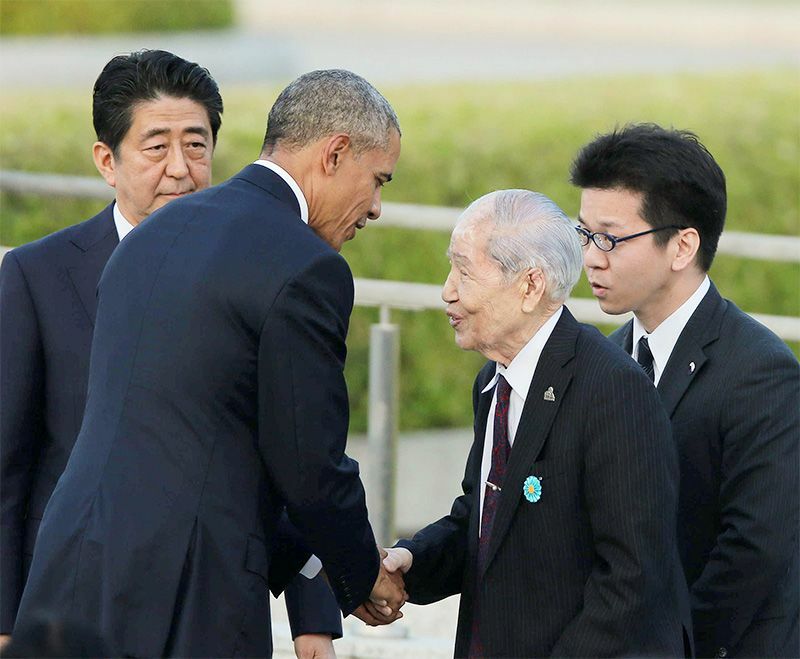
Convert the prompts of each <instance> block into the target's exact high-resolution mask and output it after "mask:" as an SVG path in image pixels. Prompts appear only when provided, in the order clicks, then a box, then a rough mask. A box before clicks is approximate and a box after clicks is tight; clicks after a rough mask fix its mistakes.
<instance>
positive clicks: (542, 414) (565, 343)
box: [481, 307, 580, 576]
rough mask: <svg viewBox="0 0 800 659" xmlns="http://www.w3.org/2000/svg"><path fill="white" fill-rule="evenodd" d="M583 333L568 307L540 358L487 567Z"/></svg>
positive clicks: (547, 429)
mask: <svg viewBox="0 0 800 659" xmlns="http://www.w3.org/2000/svg"><path fill="white" fill-rule="evenodd" d="M579 330H580V325H579V324H578V322H577V321H576V320H575V318H573V316H572V314H571V313H570V312H569V310H568V309H567V308H566V307H564V310H563V312H562V314H561V318H559V320H558V323H557V324H556V326H555V328H554V329H553V333H552V334H551V335H550V338H549V339H548V340H547V343H546V344H545V347H544V350H543V351H542V355H541V357H539V363H538V364H537V365H536V372H535V373H534V375H533V379H532V380H531V386H530V388H529V389H528V396H527V398H526V399H525V407H524V408H523V409H522V417H521V418H520V422H519V427H518V428H517V434H516V435H515V438H514V446H513V447H512V449H511V456H510V457H509V460H508V469H507V471H506V475H505V480H504V482H503V491H502V493H501V495H500V502H499V503H498V508H497V513H496V514H495V519H494V525H493V527H492V537H491V539H490V541H489V550H488V553H487V557H486V567H488V566H489V564H490V563H491V562H492V559H493V558H494V555H495V554H496V553H497V549H498V547H499V546H500V543H501V542H502V540H503V538H504V537H505V535H506V533H507V531H508V528H509V525H510V524H511V520H512V519H513V517H514V512H515V511H516V509H517V506H518V505H519V500H520V496H522V484H523V482H524V481H525V479H526V478H527V477H528V476H529V475H530V474H529V473H527V472H528V470H529V469H530V466H531V464H532V463H534V462H535V461H536V458H537V457H538V455H539V453H541V450H542V447H543V446H544V443H545V440H546V439H547V435H548V433H549V432H550V427H551V426H552V425H553V421H554V420H555V418H556V414H557V413H558V409H559V407H560V405H561V401H562V400H563V399H564V394H565V393H566V391H567V388H568V387H569V384H570V382H571V381H572V376H573V372H574V370H575V368H574V365H575V363H574V360H573V359H572V358H573V357H574V355H575V341H576V340H577V337H578V332H579ZM550 387H552V393H553V395H554V397H555V400H554V401H553V400H547V399H546V398H545V396H544V394H545V392H546V391H548V390H549V389H550ZM481 576H483V575H481Z"/></svg>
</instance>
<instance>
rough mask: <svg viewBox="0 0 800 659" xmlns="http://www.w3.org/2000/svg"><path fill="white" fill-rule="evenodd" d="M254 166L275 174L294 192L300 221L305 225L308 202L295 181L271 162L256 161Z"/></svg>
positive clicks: (281, 168)
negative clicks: (298, 207) (259, 166)
mask: <svg viewBox="0 0 800 659" xmlns="http://www.w3.org/2000/svg"><path fill="white" fill-rule="evenodd" d="M253 164H255V165H261V166H262V167H266V168H267V169H269V170H271V171H273V172H275V173H276V174H277V175H278V176H280V177H281V178H282V179H283V180H284V181H286V185H288V186H289V187H290V188H291V189H292V192H294V196H295V197H297V203H298V205H299V206H300V219H301V220H303V222H305V223H306V224H308V202H307V201H306V198H305V195H304V194H303V191H302V190H301V189H300V186H299V185H297V181H295V180H294V179H293V178H292V176H291V174H289V172H287V171H286V170H285V169H284V168H283V167H281V166H280V165H276V164H275V163H274V162H272V161H271V160H256V161H255V163H253Z"/></svg>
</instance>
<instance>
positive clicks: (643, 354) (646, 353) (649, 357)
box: [636, 335, 656, 382]
mask: <svg viewBox="0 0 800 659" xmlns="http://www.w3.org/2000/svg"><path fill="white" fill-rule="evenodd" d="M638 345H639V350H638V351H637V353H636V361H637V362H639V366H641V367H642V370H643V371H644V372H645V373H647V377H649V378H650V381H651V382H655V380H656V377H655V370H654V369H653V353H652V352H650V344H649V343H648V342H647V337H646V336H644V335H642V338H641V339H639V344H638Z"/></svg>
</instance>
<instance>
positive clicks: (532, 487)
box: [522, 476, 542, 503]
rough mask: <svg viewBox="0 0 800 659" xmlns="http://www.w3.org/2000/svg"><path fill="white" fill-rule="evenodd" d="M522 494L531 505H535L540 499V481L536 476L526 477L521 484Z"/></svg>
mask: <svg viewBox="0 0 800 659" xmlns="http://www.w3.org/2000/svg"><path fill="white" fill-rule="evenodd" d="M522 494H524V495H525V498H526V499H527V500H528V501H530V502H531V503H536V502H537V501H538V500H539V499H541V498H542V479H541V478H539V477H538V476H528V477H527V478H526V479H525V482H524V483H523V484H522Z"/></svg>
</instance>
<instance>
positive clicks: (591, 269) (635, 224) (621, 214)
mask: <svg viewBox="0 0 800 659" xmlns="http://www.w3.org/2000/svg"><path fill="white" fill-rule="evenodd" d="M642 200H643V195H642V193H640V192H632V191H630V190H623V189H611V190H598V189H593V188H589V189H585V190H584V191H583V192H582V194H581V210H580V215H579V217H578V221H579V223H580V225H581V226H582V227H584V228H585V229H587V230H588V231H591V232H595V231H601V232H605V233H609V234H611V235H613V236H616V237H618V238H622V237H624V236H627V235H630V234H633V233H638V232H639V231H647V230H648V229H652V228H653V227H651V226H650V225H649V224H648V223H647V222H646V221H645V220H644V219H643V218H642V216H641V214H640V209H641V206H642ZM583 250H584V251H583V257H584V270H585V271H586V276H587V278H588V279H589V283H590V284H591V286H592V293H593V294H594V296H595V297H596V298H597V300H598V302H599V303H600V307H601V308H602V309H603V311H605V312H606V313H610V314H621V313H625V312H628V311H633V312H634V313H635V314H636V315H637V316H638V317H639V318H647V317H652V316H659V314H658V313H654V310H656V309H659V308H661V307H663V306H664V304H665V300H668V299H669V296H670V290H671V283H672V281H673V277H672V276H671V275H672V270H671V265H670V264H671V259H672V256H671V253H670V250H668V249H666V246H664V245H661V246H659V245H656V244H655V236H654V235H653V234H649V235H646V236H640V237H638V238H633V239H632V240H629V241H625V242H622V243H618V244H617V245H616V247H614V249H613V250H612V251H610V252H603V251H601V250H600V249H598V248H597V246H596V245H595V244H594V243H593V242H592V241H589V244H588V245H587V246H586V247H584V248H583Z"/></svg>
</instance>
